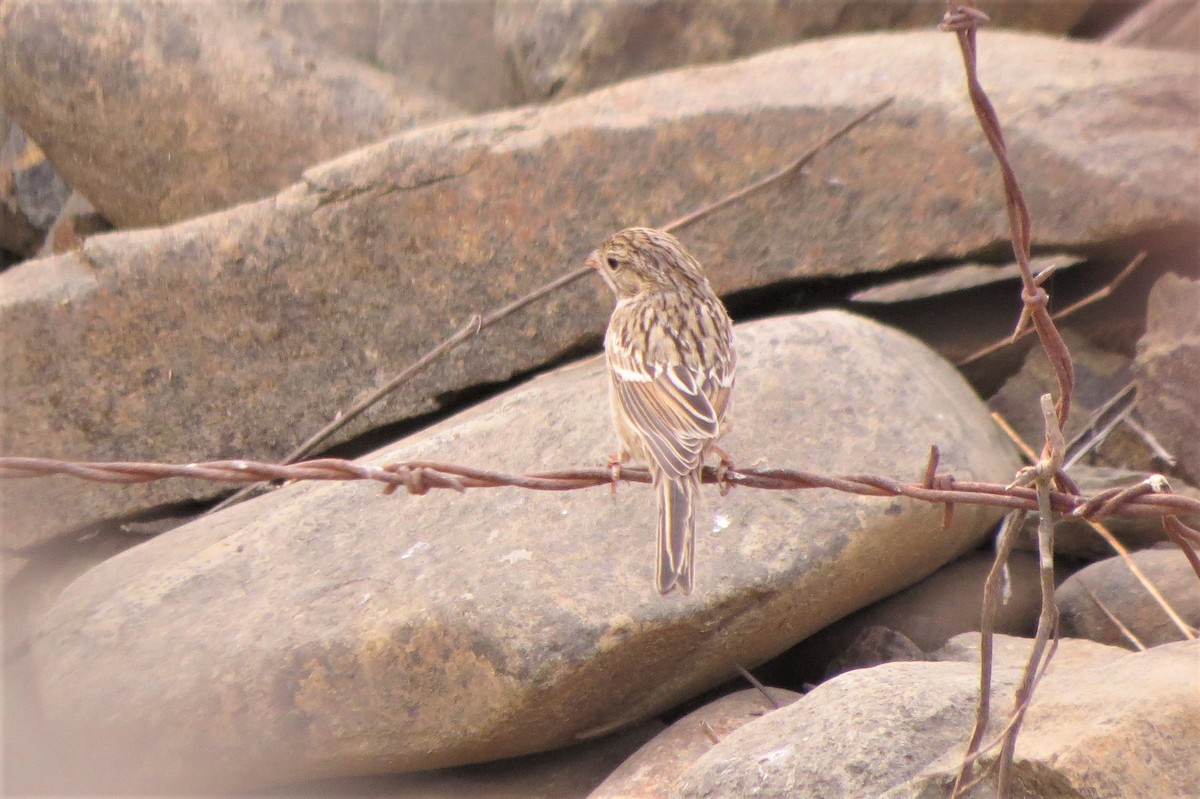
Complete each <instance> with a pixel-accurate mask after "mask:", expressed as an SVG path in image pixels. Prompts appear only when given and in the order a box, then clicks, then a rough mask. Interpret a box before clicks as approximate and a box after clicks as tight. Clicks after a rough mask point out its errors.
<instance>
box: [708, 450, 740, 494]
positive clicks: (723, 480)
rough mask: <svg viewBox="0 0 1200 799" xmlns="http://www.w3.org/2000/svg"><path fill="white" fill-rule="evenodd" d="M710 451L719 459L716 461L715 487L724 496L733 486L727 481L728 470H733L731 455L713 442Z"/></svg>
mask: <svg viewBox="0 0 1200 799" xmlns="http://www.w3.org/2000/svg"><path fill="white" fill-rule="evenodd" d="M711 449H712V451H713V452H715V453H716V455H717V457H718V458H720V461H718V463H717V489H718V490H719V491H720V492H721V496H725V495H726V494H728V493H729V491H730V489H732V488H733V484H732V483H730V482H729V476H728V475H729V472H731V471H733V470H734V468H735V467H734V465H733V457H732V456H730V454H729V453H728V452H726V451H725V450H723V449H721V448H720V447H718V446H717V445H716V444H713V445H712V447H711Z"/></svg>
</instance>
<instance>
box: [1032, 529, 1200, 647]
mask: <svg viewBox="0 0 1200 799" xmlns="http://www.w3.org/2000/svg"><path fill="white" fill-rule="evenodd" d="M1130 557H1132V558H1133V562H1134V563H1135V564H1137V566H1138V568H1140V569H1141V570H1142V572H1143V573H1144V574H1145V575H1146V577H1148V578H1149V579H1150V582H1151V583H1152V584H1153V585H1154V586H1155V588H1157V589H1158V590H1159V592H1161V593H1162V595H1163V598H1164V599H1165V600H1166V601H1167V604H1168V605H1170V606H1171V608H1172V609H1173V610H1174V611H1175V612H1176V613H1178V614H1179V617H1180V618H1181V619H1182V620H1183V622H1184V624H1186V625H1189V626H1190V627H1192V629H1200V581H1198V580H1197V578H1196V572H1194V571H1193V570H1192V566H1191V564H1190V563H1189V562H1188V559H1187V557H1186V556H1185V555H1184V554H1183V553H1182V552H1180V551H1179V549H1177V548H1176V547H1174V546H1170V545H1169V546H1168V547H1166V548H1162V549H1147V550H1143V551H1141V552H1134V553H1133V554H1132V555H1131V556H1130ZM1054 598H1055V601H1056V602H1057V603H1058V610H1059V616H1060V618H1059V624H1060V625H1061V630H1062V634H1063V635H1065V636H1070V637H1073V638H1089V639H1091V640H1093V641H1098V642H1100V643H1102V644H1111V645H1114V646H1124V647H1128V648H1131V649H1132V648H1133V647H1134V644H1133V642H1132V641H1130V640H1129V639H1128V638H1127V637H1126V636H1125V635H1124V634H1123V633H1122V632H1121V629H1120V628H1119V627H1118V626H1117V625H1116V624H1115V623H1114V622H1113V621H1112V620H1111V619H1110V618H1109V617H1108V615H1107V614H1106V613H1105V612H1104V611H1103V610H1102V609H1101V608H1100V605H1099V604H1097V602H1100V603H1103V605H1104V607H1105V608H1107V609H1108V612H1109V613H1112V614H1113V615H1114V616H1116V617H1117V619H1118V620H1119V621H1120V622H1121V624H1123V625H1124V626H1125V627H1126V628H1128V629H1129V631H1130V632H1131V633H1133V635H1134V636H1135V637H1136V638H1137V639H1138V640H1139V641H1140V642H1141V643H1142V644H1143V645H1145V646H1158V645H1159V644H1166V643H1170V642H1172V641H1182V640H1184V636H1183V633H1182V632H1180V630H1179V627H1178V626H1177V625H1176V624H1175V623H1174V622H1173V621H1172V620H1171V618H1170V617H1169V616H1167V613H1166V611H1165V610H1163V609H1162V607H1160V606H1159V604H1158V603H1157V602H1155V601H1154V599H1153V597H1151V596H1150V593H1149V591H1147V589H1146V587H1145V586H1144V585H1142V583H1141V582H1140V581H1139V580H1138V579H1137V578H1136V577H1135V576H1134V575H1133V572H1131V571H1130V570H1129V566H1127V565H1126V564H1125V561H1123V560H1122V559H1121V558H1115V557H1114V558H1109V559H1108V560H1102V561H1100V562H1099V563H1093V564H1092V565H1090V566H1087V567H1085V568H1083V569H1080V570H1079V571H1077V572H1076V573H1075V574H1073V575H1071V576H1070V577H1068V578H1067V579H1066V580H1065V581H1064V582H1063V584H1062V585H1060V586H1059V587H1058V590H1057V591H1055V592H1054Z"/></svg>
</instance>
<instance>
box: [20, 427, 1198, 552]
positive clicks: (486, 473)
mask: <svg viewBox="0 0 1200 799" xmlns="http://www.w3.org/2000/svg"><path fill="white" fill-rule="evenodd" d="M937 464H938V454H937V450H936V448H934V450H933V451H932V453H931V456H930V458H929V462H928V464H927V466H926V468H925V470H924V479H923V480H922V481H921V482H913V483H909V482H904V481H902V480H896V479H893V478H891V477H884V476H881V475H872V474H848V475H832V476H831V475H824V474H818V473H816V472H809V471H804V470H801V469H786V468H764V469H721V468H719V467H713V466H708V467H705V469H704V472H703V474H702V478H701V481H702V482H704V483H709V484H716V485H724V486H728V487H733V486H742V487H744V488H754V489H763V490H768V491H796V490H807V489H816V488H827V489H831V490H834V491H840V492H843V493H848V494H858V495H860V496H877V497H907V498H909V499H915V500H920V501H924V502H931V503H937V504H944V505H947V506H953V505H956V504H967V505H990V506H994V507H1000V508H1008V509H1011V510H1036V509H1037V491H1036V490H1035V489H1033V488H1029V487H1025V486H1013V485H1002V484H1000V483H986V482H976V481H963V480H957V479H956V478H955V477H954V476H953V475H950V474H944V473H938V472H937ZM51 475H64V476H69V477H75V478H78V479H81V480H92V481H96V482H101V483H149V482H154V481H156V480H167V479H170V478H191V479H198V480H209V481H213V482H224V483H257V482H263V481H277V480H284V481H289V482H298V481H304V480H325V481H329V480H372V481H375V482H378V483H383V484H384V486H385V488H384V491H385V492H386V493H391V492H392V491H395V490H396V489H399V488H403V489H405V490H406V491H407V492H408V493H410V494H415V495H422V494H425V493H427V492H428V491H430V490H432V489H449V490H452V491H459V492H462V491H466V490H467V489H477V488H506V487H507V488H521V489H528V490H533V491H575V490H578V489H585V488H597V487H600V486H615V485H616V484H617V483H618V482H627V483H649V482H650V473H649V472H648V471H647V470H646V469H644V468H635V467H627V466H623V467H621V469H620V473H619V475H617V476H616V477H615V478H614V475H613V472H612V470H611V469H610V468H608V467H604V466H595V467H575V468H565V469H553V470H546V471H537V472H528V473H524V474H511V473H507V472H502V471H496V470H492V469H480V468H477V467H474V466H464V465H462V464H453V463H442V462H438V461H395V462H391V463H385V464H381V465H371V464H365V463H359V462H356V461H349V460H343V459H340V458H318V459H315V460H310V461H301V462H299V463H293V464H283V463H271V462H264V461H252V460H243V459H237V460H217V461H202V462H196V463H184V464H171V463H150V462H139V461H116V462H88V461H65V460H57V459H54V458H19V457H0V479H22V478H33V477H47V476H51ZM1154 480H1155V478H1153V477H1152V478H1149V479H1148V480H1147V481H1144V482H1143V483H1139V484H1138V486H1145V487H1144V488H1138V487H1134V488H1133V489H1130V488H1120V489H1109V490H1107V491H1103V492H1101V493H1099V494H1097V495H1095V496H1094V497H1090V498H1087V497H1082V496H1078V495H1075V494H1068V493H1064V492H1059V491H1054V492H1051V495H1050V498H1051V504H1052V505H1053V507H1054V510H1055V512H1057V513H1062V514H1069V515H1075V516H1080V517H1084V518H1102V517H1104V516H1111V515H1116V514H1124V515H1137V516H1176V515H1179V514H1194V515H1198V516H1200V499H1193V498H1191V497H1186V496H1182V495H1179V494H1173V493H1170V489H1169V487H1166V486H1165V482H1161V483H1160V482H1155V483H1154V485H1150V483H1151V481H1154ZM1178 524H1179V525H1180V526H1181V527H1182V528H1183V529H1182V530H1181V531H1180V534H1181V535H1182V536H1184V537H1187V538H1190V539H1192V540H1195V541H1198V542H1200V532H1198V531H1195V530H1192V529H1191V528H1190V527H1188V526H1187V525H1186V524H1183V522H1178Z"/></svg>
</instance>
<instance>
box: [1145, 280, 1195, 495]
mask: <svg viewBox="0 0 1200 799" xmlns="http://www.w3.org/2000/svg"><path fill="white" fill-rule="evenodd" d="M1197 308H1200V280H1189V279H1188V278H1184V277H1180V276H1179V275H1175V274H1167V275H1164V276H1163V277H1162V278H1160V279H1159V281H1158V282H1157V283H1155V285H1154V290H1153V291H1152V292H1150V307H1149V309H1148V310H1147V319H1146V335H1145V336H1143V337H1142V339H1141V341H1139V342H1138V354H1137V358H1136V359H1135V361H1134V367H1133V368H1134V371H1135V373H1136V375H1137V388H1138V404H1137V413H1138V415H1139V416H1140V417H1141V418H1142V419H1143V420H1144V421H1145V423H1146V427H1147V428H1148V429H1149V430H1150V432H1151V433H1153V434H1154V437H1155V438H1156V439H1158V442H1159V443H1160V444H1162V445H1163V446H1164V447H1165V448H1166V450H1167V451H1168V452H1169V453H1171V454H1172V455H1173V456H1174V457H1175V458H1176V459H1177V467H1178V469H1179V471H1180V472H1182V473H1183V475H1184V476H1185V477H1187V479H1188V480H1189V481H1190V482H1191V483H1192V484H1193V485H1198V486H1200V313H1198V312H1197V310H1196V309H1197Z"/></svg>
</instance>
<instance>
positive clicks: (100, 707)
mask: <svg viewBox="0 0 1200 799" xmlns="http://www.w3.org/2000/svg"><path fill="white" fill-rule="evenodd" d="M737 346H738V353H739V358H740V362H739V375H738V385H737V394H736V400H735V402H736V405H735V414H736V417H735V424H734V430H733V432H732V433H731V434H730V435H729V436H727V437H726V438H725V439H724V440H723V442H722V444H723V445H724V446H725V447H726V448H727V449H728V450H729V452H730V453H731V454H732V455H733V456H734V458H735V459H736V460H737V462H738V464H739V465H741V466H743V467H752V466H753V467H767V466H779V467H782V466H789V467H796V468H805V469H811V470H819V471H821V472H825V473H830V474H847V473H849V474H854V473H878V474H885V475H894V476H898V477H900V478H905V477H908V478H910V479H913V480H919V479H920V475H921V474H922V473H923V470H924V464H925V460H926V457H927V455H928V447H929V446H930V445H931V444H937V445H938V446H939V447H940V448H941V452H942V461H941V463H942V468H943V470H944V471H946V472H949V473H952V474H954V475H955V476H956V477H958V478H959V479H964V480H992V481H1005V480H1008V479H1010V477H1011V475H1012V474H1013V472H1014V471H1015V469H1016V466H1017V462H1016V460H1015V458H1014V456H1013V454H1012V451H1011V447H1010V446H1009V445H1008V444H1007V443H1006V442H1005V441H1004V439H1003V438H1002V437H1001V436H1000V434H999V432H998V430H997V428H996V427H995V426H994V425H992V424H991V423H990V421H989V419H988V416H987V413H986V410H985V408H984V406H983V404H982V403H981V402H980V401H979V400H978V399H977V398H976V396H975V395H974V394H973V393H972V392H971V390H970V389H969V387H968V386H967V385H966V383H965V382H964V381H963V380H962V378H961V376H959V375H958V373H957V372H955V371H954V369H953V368H952V367H951V366H950V365H949V364H948V363H946V362H945V361H943V360H942V359H940V358H939V357H938V356H937V355H936V354H934V353H933V352H932V351H930V350H928V349H927V348H925V347H924V346H923V345H921V344H920V343H918V342H917V341H916V340H914V339H911V338H909V337H907V336H905V335H904V334H902V333H899V332H897V331H894V330H891V329H889V328H885V327H883V326H881V325H878V324H876V323H874V322H870V321H867V320H864V319H861V318H858V317H854V316H851V315H848V314H845V313H841V312H834V311H826V312H819V313H814V314H810V315H804V316H790V317H781V318H776V319H769V320H764V321H759V322H755V323H750V324H745V325H741V326H739V327H738V328H737ZM606 393H607V390H606V377H605V374H604V367H603V363H602V360H601V359H592V360H589V361H586V362H584V363H582V364H579V365H576V366H571V367H566V368H563V369H560V370H558V371H557V372H554V373H551V374H548V375H545V376H543V377H540V378H538V379H537V380H534V381H532V382H531V383H529V384H528V385H525V386H522V387H520V388H517V389H513V390H511V391H509V392H508V393H506V394H503V395H501V396H499V397H496V398H494V399H492V400H489V401H488V402H485V403H483V404H481V405H479V406H478V407H476V408H474V409H472V410H470V411H468V412H466V413H463V414H461V415H460V416H457V417H454V418H452V419H449V420H447V421H445V422H443V423H441V424H439V425H437V426H436V427H434V428H431V429H429V430H427V431H424V432H421V433H419V434H416V435H414V436H413V437H411V438H410V439H407V440H404V441H401V442H399V443H397V444H394V445H392V446H389V447H386V448H384V449H382V450H379V451H377V452H376V453H374V454H373V455H372V456H370V457H369V458H367V459H366V461H367V462H370V463H376V464H380V463H385V462H392V461H397V460H414V459H420V460H427V461H428V460H434V461H446V462H451V463H455V462H457V463H462V464H469V465H474V466H478V467H483V468H490V469H498V470H507V471H521V470H539V469H556V468H564V467H569V466H574V465H589V464H594V465H599V464H602V463H603V462H604V460H605V453H607V452H608V451H610V449H611V447H612V444H613V441H614V434H613V432H612V429H611V421H610V419H609V411H608V404H607V403H608V400H607V396H606ZM114 490H120V489H114ZM654 513H655V512H654V499H653V492H652V491H651V490H650V489H649V487H647V486H643V485H622V486H621V488H620V490H619V491H618V493H617V495H616V496H615V497H613V496H611V495H610V492H609V490H608V489H607V488H606V487H603V486H601V487H598V488H595V489H592V490H587V491H571V492H534V491H525V490H518V489H496V490H470V491H468V492H467V493H466V494H458V493H455V492H453V491H435V492H431V493H430V494H428V495H426V496H422V497H411V496H404V495H399V496H383V495H381V492H380V489H379V487H378V486H377V485H370V484H363V483H352V484H327V483H320V484H303V485H297V486H292V487H288V488H285V489H282V490H279V491H277V492H275V493H273V494H270V495H268V496H265V497H262V498H259V499H257V500H253V501H249V502H246V503H244V504H242V505H238V506H235V507H233V508H231V509H229V510H226V511H224V512H221V513H218V514H215V515H213V516H211V517H208V518H205V519H201V520H198V521H196V522H194V523H192V524H189V525H185V526H183V527H180V528H177V529H176V530H173V531H171V532H169V533H165V534H163V535H162V536H160V537H159V538H157V539H155V540H153V541H150V542H148V543H146V544H143V545H141V546H138V547H136V548H134V549H133V550H130V551H128V552H126V553H124V554H122V555H120V556H117V557H115V558H113V559H111V560H109V561H108V562H106V563H104V564H102V565H101V566H99V567H97V568H96V569H93V570H92V571H91V572H89V573H88V574H86V575H85V576H84V577H82V578H81V579H79V580H77V581H76V582H75V583H73V584H72V585H71V586H70V587H68V588H67V589H66V591H64V593H63V594H62V596H61V597H60V599H59V601H58V603H57V604H56V605H55V606H54V607H53V608H52V609H51V610H50V611H49V612H48V613H47V615H46V617H45V620H44V624H43V626H42V628H41V631H40V635H39V637H38V638H37V639H36V641H35V642H34V645H33V652H34V660H35V664H36V668H37V672H38V683H39V689H40V693H41V699H42V702H43V705H44V708H45V711H46V714H47V718H48V719H49V721H50V723H51V724H52V725H54V727H55V728H56V730H58V731H59V732H60V733H61V734H62V735H63V736H65V737H67V738H68V739H70V740H72V741H77V746H76V747H75V749H76V750H77V751H78V752H79V753H80V754H81V755H83V756H84V757H85V758H86V759H87V760H89V761H96V762H99V763H102V764H105V765H106V766H107V767H112V764H119V771H118V781H119V782H120V783H121V785H122V787H127V786H129V785H136V786H139V787H145V786H150V787H155V786H160V785H171V786H174V785H181V784H182V785H186V786H188V787H196V786H198V785H199V786H204V787H211V786H213V785H218V786H253V785H262V784H266V783H271V782H275V781H281V780H289V781H291V780H297V779H302V778H318V777H326V776H336V775H339V774H353V773H373V772H383V771H395V770H415V769H428V768H435V767H440V766H448V765H454V764H460V763H468V762H475V761H482V760H490V759H496V758H501V757H508V756H513V755H518V754H523V753H529V752H536V751H539V750H545V749H550V748H555V747H561V746H565V745H568V744H570V743H573V742H575V741H577V740H579V739H581V738H588V737H591V736H595V735H599V734H603V733H604V732H606V731H609V730H613V729H617V728H619V727H621V726H623V725H627V724H631V723H633V722H636V721H638V720H640V719H644V718H647V717H649V716H652V715H654V714H656V713H659V712H661V711H663V710H664V709H666V708H668V707H671V706H673V705H675V704H677V703H678V702H680V701H682V700H684V699H686V698H689V697H692V696H694V695H696V694H698V693H699V692H701V691H703V690H705V689H707V688H710V687H712V686H715V685H717V684H719V683H721V682H723V681H725V680H727V679H729V678H730V677H731V676H733V674H734V673H735V664H741V665H743V666H746V667H753V666H755V665H757V664H759V663H762V662H764V661H765V660H767V659H768V658H770V657H772V656H774V655H776V654H778V653H779V652H781V651H783V650H784V649H786V648H787V647H789V646H790V645H792V644H794V643H795V642H796V641H798V640H799V639H801V638H803V637H805V636H806V635H809V634H811V633H812V632H814V631H815V630H817V629H820V628H821V627H823V626H825V625H827V624H828V623H829V622H831V621H833V620H835V619H837V618H840V617H841V616H844V615H845V614H847V613H849V612H850V611H852V610H854V609H856V608H859V607H862V606H864V605H866V604H868V603H870V602H872V601H874V600H877V599H879V598H881V597H883V596H887V595H889V594H891V593H893V592H895V591H896V590H898V589H900V588H903V587H904V586H906V585H909V584H911V583H913V582H914V581H916V580H919V579H920V578H921V577H923V576H924V575H926V574H929V573H930V572H932V571H934V570H935V569H937V568H938V566H940V565H941V564H943V563H945V562H947V561H949V560H951V559H953V558H954V557H956V556H958V555H959V554H961V553H962V552H964V551H967V550H969V549H971V548H973V547H974V546H976V545H978V543H979V541H980V539H981V538H982V537H983V536H984V535H985V534H986V533H987V531H988V530H989V528H990V527H991V525H992V524H993V523H994V521H995V520H996V519H997V518H998V510H997V509H995V508H988V507H981V506H970V505H960V506H957V507H956V509H955V513H954V516H953V523H952V524H951V526H950V527H949V528H946V529H943V528H942V516H943V514H942V509H941V508H940V507H938V506H931V505H927V504H923V503H918V502H914V501H909V500H903V499H896V498H881V497H859V496H853V495H848V494H842V493H835V492H832V491H827V490H819V491H817V490H809V491H799V492H789V491H763V490H752V489H746V488H738V489H735V490H733V491H732V492H731V493H730V494H729V495H728V496H727V497H724V498H722V497H720V496H719V495H718V493H717V492H716V491H715V490H714V489H713V488H712V487H708V488H706V489H704V490H703V492H702V497H701V507H700V509H699V520H698V536H699V538H698V543H697V550H696V552H697V570H696V573H697V582H696V590H695V592H694V593H693V594H692V595H691V596H689V597H678V596H671V597H667V598H664V597H661V596H659V595H658V593H657V592H656V591H655V590H654V589H653V587H652V579H651V577H652V573H653V562H654V546H655V542H654V525H653V519H654ZM181 719H186V720H187V722H186V723H180V720H181ZM83 765H84V767H86V766H87V764H86V763H85V764H83Z"/></svg>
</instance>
